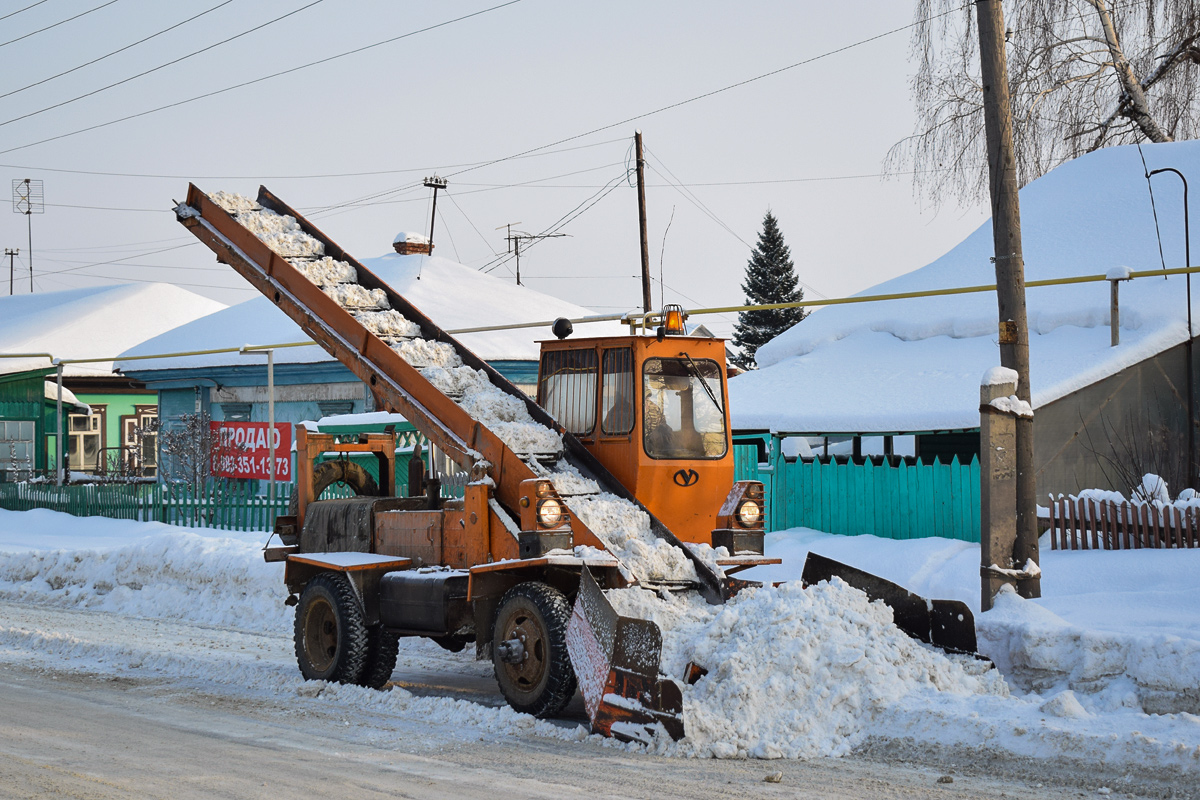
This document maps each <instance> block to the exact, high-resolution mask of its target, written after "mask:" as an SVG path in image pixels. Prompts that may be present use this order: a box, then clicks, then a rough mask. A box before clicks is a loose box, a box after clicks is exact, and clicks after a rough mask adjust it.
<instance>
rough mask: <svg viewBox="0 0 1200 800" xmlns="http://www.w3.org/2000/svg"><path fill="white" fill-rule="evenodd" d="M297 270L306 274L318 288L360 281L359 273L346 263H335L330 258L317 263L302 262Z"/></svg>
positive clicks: (321, 259)
mask: <svg viewBox="0 0 1200 800" xmlns="http://www.w3.org/2000/svg"><path fill="white" fill-rule="evenodd" d="M296 268H297V269H299V270H300V271H301V272H303V273H304V277H306V278H308V279H309V280H310V281H312V282H313V283H315V284H316V285H317V286H332V285H334V284H336V283H355V282H357V281H358V271H357V270H356V269H354V267H352V266H350V265H349V264H347V263H346V262H345V261H335V260H334V259H333V258H332V257H330V256H325V257H324V258H320V259H317V260H316V261H308V262H301V263H299V264H297V265H296Z"/></svg>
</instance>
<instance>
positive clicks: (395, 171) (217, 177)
mask: <svg viewBox="0 0 1200 800" xmlns="http://www.w3.org/2000/svg"><path fill="white" fill-rule="evenodd" d="M43 1H44V0H43ZM623 141H625V137H624V136H622V137H620V138H617V139H605V140H604V141H602V142H592V143H591V144H581V145H576V146H574V147H560V148H558V149H556V150H545V151H542V152H538V153H531V154H530V155H527V156H522V157H521V158H523V159H524V158H541V157H543V156H552V155H557V154H559V153H570V152H574V151H576V150H589V149H591V148H593V147H602V146H604V145H606V144H614V143H616V142H623ZM486 163H487V162H486V161H471V162H468V163H465V164H442V165H441V166H438V167H410V168H407V169H384V170H374V171H371V172H330V173H316V174H313V175H195V174H190V175H161V174H155V173H146V172H98V171H96V170H88V169H62V168H58V167H33V166H29V165H27V164H0V168H5V169H14V170H19V171H23V172H61V173H66V174H69V175H98V176H101V177H104V178H152V179H156V180H172V181H179V180H183V181H187V180H193V181H200V180H205V181H208V180H213V181H216V180H220V181H251V180H253V181H293V180H296V181H300V180H303V181H307V180H315V179H318V178H368V177H373V176H376V175H400V174H406V173H426V172H433V171H436V170H438V169H458V168H459V167H472V166H477V165H479V164H486ZM590 188H598V187H590Z"/></svg>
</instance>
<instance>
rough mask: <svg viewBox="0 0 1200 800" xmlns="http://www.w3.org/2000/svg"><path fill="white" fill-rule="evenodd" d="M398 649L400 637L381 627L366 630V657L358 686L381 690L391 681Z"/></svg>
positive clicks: (376, 626) (373, 626) (374, 626)
mask: <svg viewBox="0 0 1200 800" xmlns="http://www.w3.org/2000/svg"><path fill="white" fill-rule="evenodd" d="M399 649H400V637H398V636H396V634H394V633H392V632H391V631H389V630H387V629H386V628H384V627H383V626H382V625H372V626H371V627H370V628H369V629H368V630H367V657H366V661H365V663H364V664H363V671H362V675H361V676H360V677H359V679H358V684H359V686H366V687H369V688H371V689H382V688H383V687H384V686H386V685H387V682H388V681H390V680H391V679H392V673H393V672H394V671H395V669H396V653H397V652H398V651H399Z"/></svg>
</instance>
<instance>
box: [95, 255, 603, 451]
mask: <svg viewBox="0 0 1200 800" xmlns="http://www.w3.org/2000/svg"><path fill="white" fill-rule="evenodd" d="M397 238H399V237H397ZM362 263H363V264H364V266H366V267H367V268H368V269H370V270H371V271H373V272H374V273H375V274H376V275H378V276H379V277H380V278H381V279H382V280H384V281H386V282H387V283H388V284H390V285H391V286H392V288H393V289H395V290H396V291H397V292H398V293H399V294H401V295H403V296H404V297H405V298H407V299H408V300H409V301H410V302H411V303H412V304H413V305H414V306H416V307H417V308H419V309H420V310H421V311H422V312H424V313H425V314H426V315H427V316H429V317H430V318H431V319H432V320H433V321H434V322H435V323H437V324H438V325H440V326H442V327H443V328H445V329H448V330H452V329H455V328H468V327H472V328H473V327H479V326H486V325H504V324H512V323H520V322H530V321H536V320H552V319H554V318H556V317H571V318H578V317H581V316H587V315H590V314H593V313H594V312H592V311H590V310H589V309H586V308H584V307H582V306H578V305H575V304H573V303H568V302H566V301H564V300H560V299H558V298H556V297H551V296H549V295H546V294H542V293H541V292H537V291H534V290H533V289H529V288H528V287H525V286H517V285H516V284H514V283H513V282H511V281H505V280H501V279H500V278H497V277H494V276H492V275H486V274H484V273H481V272H479V271H478V270H475V269H472V268H470V267H466V266H463V265H462V264H458V263H456V262H454V261H451V260H449V259H446V258H440V257H436V256H428V255H400V254H399V253H394V252H393V253H388V254H387V255H384V256H381V257H379V258H373V259H366V260H363V261H362ZM577 331H578V333H577V335H597V336H601V335H612V334H615V333H622V332H624V328H623V327H622V326H620V325H619V324H617V323H615V322H614V323H596V324H588V325H581V326H579V328H578V329H577ZM307 338H308V337H307V336H306V335H305V334H304V332H303V331H301V330H300V328H299V326H297V325H296V324H295V323H294V322H292V320H291V319H290V318H288V317H287V315H285V314H284V313H283V312H282V311H280V310H279V309H278V308H277V307H275V306H274V304H272V303H271V302H270V301H269V300H268V299H267V298H266V297H256V298H253V299H251V300H247V301H246V302H244V303H240V304H238V305H236V306H231V307H229V308H227V309H224V310H222V311H219V312H217V313H215V314H211V315H209V316H207V317H204V318H202V319H198V320H195V321H194V322H191V323H188V324H185V325H181V326H179V327H178V328H175V329H173V330H171V331H168V332H167V333H164V334H162V335H160V336H157V337H154V338H152V339H149V340H147V341H145V342H142V343H141V344H139V345H138V346H136V347H133V348H131V349H129V350H128V351H127V352H126V353H125V354H124V356H125V357H127V358H128V357H131V356H140V355H148V354H154V353H174V352H181V351H194V350H205V349H219V348H226V347H228V348H237V347H240V346H242V345H245V344H255V345H261V344H284V343H290V342H302V341H306V340H307ZM459 338H460V339H461V341H462V342H463V343H464V344H466V346H467V347H469V348H471V349H472V350H473V351H474V352H475V353H476V354H477V355H478V356H479V357H480V358H482V359H484V360H485V361H487V362H488V363H489V364H491V365H492V366H493V367H495V368H496V369H497V370H498V371H499V372H500V373H501V374H503V375H504V376H505V377H507V378H508V379H509V380H511V381H512V382H513V383H515V384H516V385H517V386H519V387H521V388H522V389H524V390H525V391H527V392H530V393H532V392H533V391H534V389H535V385H536V382H537V367H538V353H539V347H538V344H537V342H538V341H539V340H540V339H545V338H551V333H550V331H549V328H548V326H547V327H545V328H524V329H515V330H501V331H489V332H484V333H468V334H463V335H461V336H460V337H459ZM274 360H275V419H276V421H277V422H282V423H288V424H293V425H294V424H296V423H299V422H302V421H304V420H317V419H321V418H322V417H330V416H335V415H340V414H357V413H362V412H367V411H373V410H375V409H374V408H373V399H372V396H371V393H370V392H369V391H368V390H367V387H366V385H365V384H363V383H362V381H360V380H359V379H358V378H357V377H356V376H355V375H354V374H353V373H351V372H350V370H349V369H347V368H346V367H344V366H342V364H341V363H340V362H338V361H336V360H335V359H334V358H333V357H332V356H330V355H329V354H328V353H326V352H325V351H324V350H322V349H321V348H319V347H317V346H315V345H313V346H308V347H291V348H281V349H278V350H276V351H275V356H274ZM117 369H118V370H119V371H120V372H121V373H122V374H123V375H125V376H127V377H130V378H133V379H135V380H137V381H139V382H141V383H144V384H145V386H146V387H147V388H148V389H150V390H153V391H157V392H158V397H159V406H160V409H161V413H162V425H163V426H164V428H165V429H170V428H171V427H172V426H176V427H178V426H180V425H182V423H183V420H184V419H185V417H187V416H188V415H195V414H207V415H209V417H210V418H211V419H212V420H213V421H217V422H221V421H252V422H265V421H266V420H267V414H268V408H267V373H266V358H265V357H264V356H262V355H255V356H243V355H240V354H239V353H237V352H226V353H214V354H209V355H201V356H187V357H176V358H164V359H151V360H120V361H118V364H117Z"/></svg>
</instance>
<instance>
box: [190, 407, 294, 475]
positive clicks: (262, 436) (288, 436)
mask: <svg viewBox="0 0 1200 800" xmlns="http://www.w3.org/2000/svg"><path fill="white" fill-rule="evenodd" d="M209 430H210V431H211V433H212V474H213V475H217V476H219V477H222V478H258V479H260V480H267V479H268V478H270V474H269V473H270V468H269V467H270V458H271V455H270V453H271V448H270V444H269V443H268V441H267V423H265V422H210V423H209ZM274 433H275V480H277V481H290V480H291V479H292V426H291V423H288V422H277V423H275V431H274Z"/></svg>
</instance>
